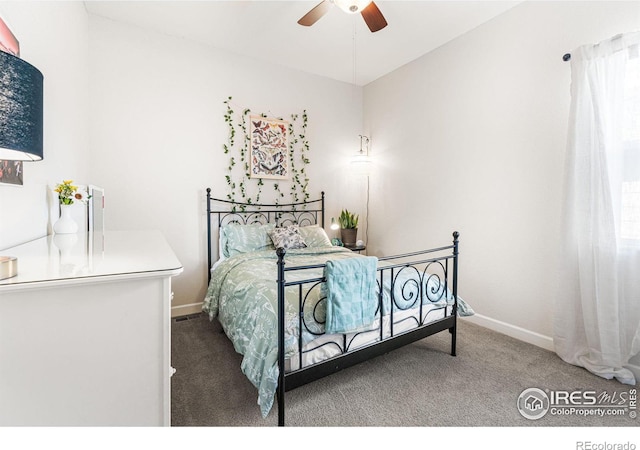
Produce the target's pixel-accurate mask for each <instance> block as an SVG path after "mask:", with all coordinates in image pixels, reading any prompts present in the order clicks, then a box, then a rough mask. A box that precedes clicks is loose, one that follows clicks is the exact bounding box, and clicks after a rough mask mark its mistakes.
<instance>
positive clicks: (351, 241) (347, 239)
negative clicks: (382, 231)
mask: <svg viewBox="0 0 640 450" xmlns="http://www.w3.org/2000/svg"><path fill="white" fill-rule="evenodd" d="M340 236H341V238H342V243H343V244H344V246H345V247H355V245H356V238H357V236H358V229H357V228H343V229H341V230H340Z"/></svg>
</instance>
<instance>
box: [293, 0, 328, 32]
mask: <svg viewBox="0 0 640 450" xmlns="http://www.w3.org/2000/svg"><path fill="white" fill-rule="evenodd" d="M329 9H331V1H330V0H322V1H321V2H320V3H318V4H317V5H316V6H315V7H314V8H313V9H312V10H311V11H309V12H308V13H306V14H305V15H304V16H302V18H301V19H300V20H298V23H299V24H300V25H304V26H305V27H309V26H311V25H313V24H314V23H316V22H317V21H318V20H320V18H322V16H324V15H325V14H326V13H328V12H329Z"/></svg>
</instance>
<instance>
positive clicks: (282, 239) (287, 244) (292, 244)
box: [269, 225, 307, 250]
mask: <svg viewBox="0 0 640 450" xmlns="http://www.w3.org/2000/svg"><path fill="white" fill-rule="evenodd" d="M269 237H271V241H272V242H273V245H274V246H275V248H280V247H282V248H284V249H285V250H286V249H290V248H305V247H306V246H307V244H305V242H304V239H303V238H302V235H301V234H300V230H299V229H298V225H289V226H286V227H282V228H274V229H273V230H271V231H270V232H269Z"/></svg>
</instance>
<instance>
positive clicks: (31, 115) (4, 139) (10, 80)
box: [0, 51, 43, 161]
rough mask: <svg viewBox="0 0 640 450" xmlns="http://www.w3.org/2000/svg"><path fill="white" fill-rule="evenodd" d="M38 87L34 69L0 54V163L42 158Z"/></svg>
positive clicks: (38, 76) (39, 78)
mask: <svg viewBox="0 0 640 450" xmlns="http://www.w3.org/2000/svg"><path fill="white" fill-rule="evenodd" d="M42 84H43V76H42V73H40V71H39V70H38V69H36V68H35V67H33V66H32V65H31V64H29V63H27V62H25V61H23V60H22V59H20V58H18V57H17V56H13V55H11V54H9V53H5V52H2V51H0V159H3V160H10V161H11V160H12V161H40V160H41V159H42V158H43V152H42V121H43V114H42V100H43V94H42Z"/></svg>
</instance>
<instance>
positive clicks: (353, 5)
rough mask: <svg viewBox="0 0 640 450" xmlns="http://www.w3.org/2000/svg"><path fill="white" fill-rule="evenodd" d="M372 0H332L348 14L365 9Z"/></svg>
mask: <svg viewBox="0 0 640 450" xmlns="http://www.w3.org/2000/svg"><path fill="white" fill-rule="evenodd" d="M371 2H372V0H333V3H335V4H336V5H338V7H339V8H340V9H342V10H343V11H344V12H346V13H349V14H355V13H357V12H361V11H362V10H363V9H365V8H366V7H367V6H369V4H370V3H371Z"/></svg>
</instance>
